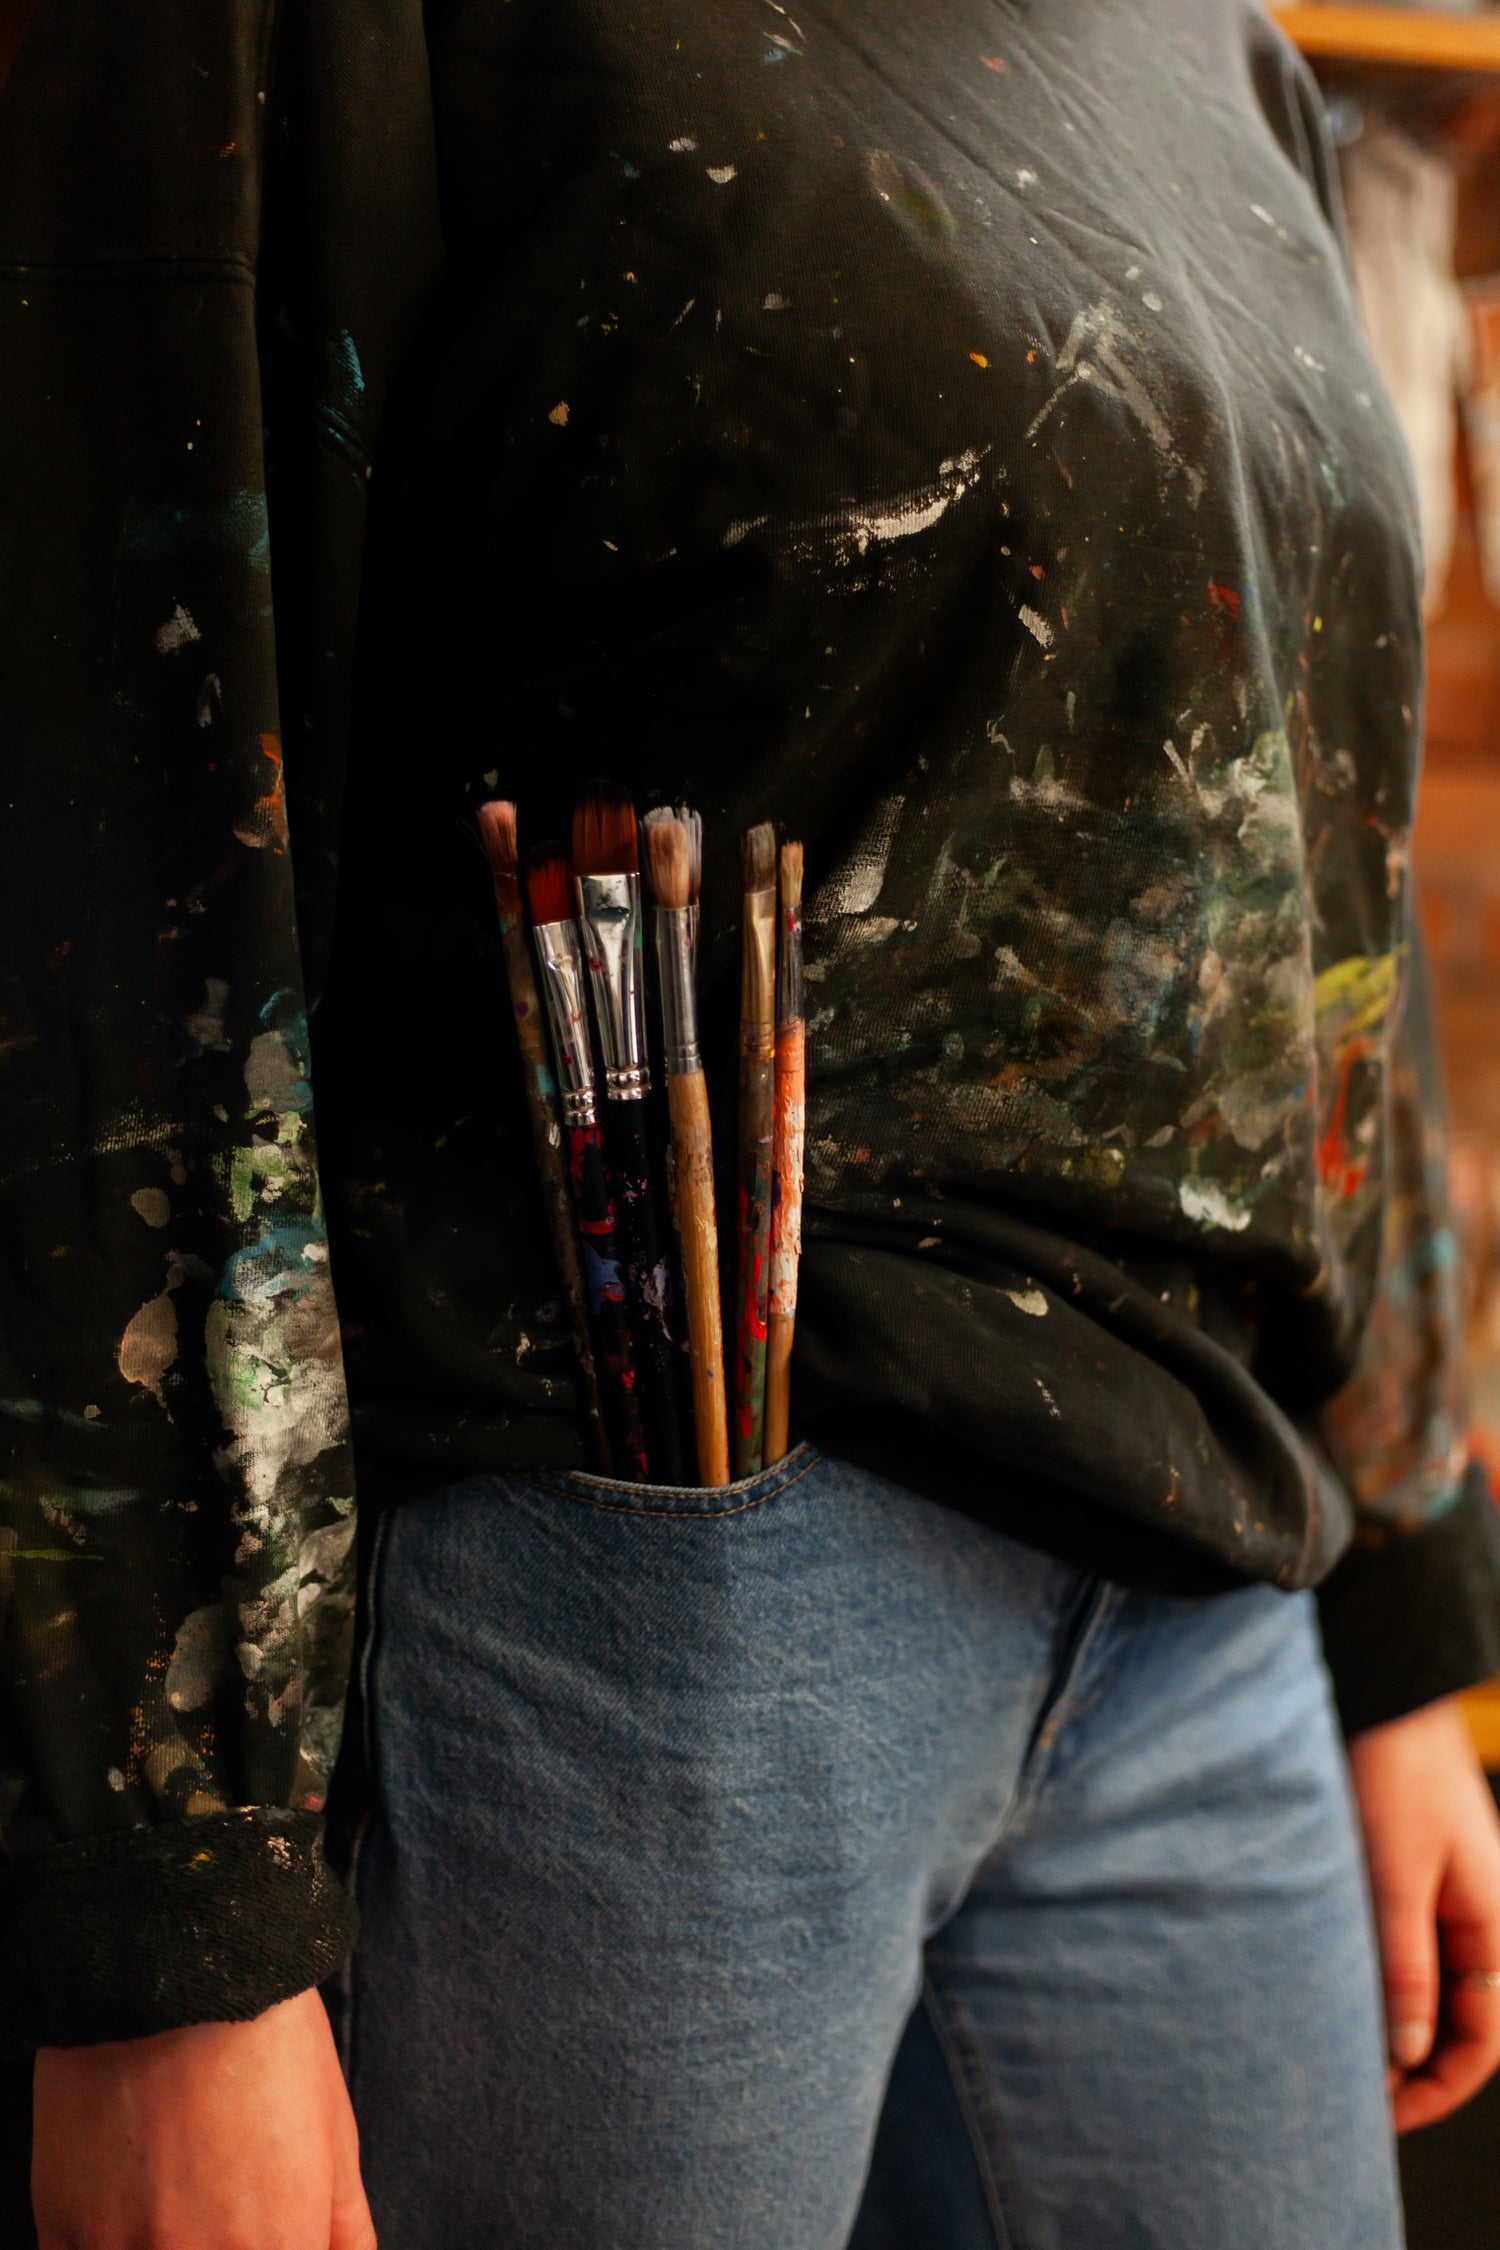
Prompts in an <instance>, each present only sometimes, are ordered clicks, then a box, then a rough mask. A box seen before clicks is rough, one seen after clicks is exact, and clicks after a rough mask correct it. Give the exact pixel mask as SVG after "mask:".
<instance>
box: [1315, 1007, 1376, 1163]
mask: <svg viewBox="0 0 1500 2250" xmlns="http://www.w3.org/2000/svg"><path fill="white" fill-rule="evenodd" d="M1377 1044H1378V1042H1377V1041H1376V1040H1374V1039H1373V1038H1365V1039H1351V1040H1350V1041H1349V1044H1348V1046H1347V1047H1345V1048H1344V1050H1343V1052H1342V1053H1341V1054H1340V1056H1339V1083H1338V1091H1337V1093H1336V1094H1335V1096H1334V1102H1333V1115H1332V1116H1331V1117H1330V1118H1329V1120H1328V1129H1327V1131H1326V1132H1325V1133H1324V1135H1323V1137H1322V1139H1321V1140H1320V1141H1319V1143H1318V1178H1319V1179H1320V1180H1321V1181H1322V1183H1323V1185H1324V1187H1326V1188H1327V1189H1328V1191H1329V1193H1330V1194H1331V1195H1334V1196H1336V1197H1337V1198H1338V1200H1339V1202H1340V1203H1347V1202H1348V1200H1349V1198H1350V1196H1351V1195H1354V1194H1355V1193H1356V1192H1357V1191H1358V1189H1359V1188H1360V1186H1361V1185H1362V1184H1363V1181H1364V1177H1365V1173H1366V1171H1367V1170H1368V1166H1367V1164H1366V1163H1365V1160H1364V1158H1363V1157H1354V1156H1351V1154H1350V1151H1349V1136H1348V1132H1347V1123H1348V1116H1349V1082H1350V1080H1351V1078H1352V1077H1353V1075H1354V1066H1355V1064H1356V1063H1360V1062H1364V1061H1365V1060H1366V1059H1367V1057H1369V1056H1370V1055H1372V1054H1374V1053H1375V1051H1376V1047H1377Z"/></svg>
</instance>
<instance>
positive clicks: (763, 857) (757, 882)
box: [744, 820, 776, 891]
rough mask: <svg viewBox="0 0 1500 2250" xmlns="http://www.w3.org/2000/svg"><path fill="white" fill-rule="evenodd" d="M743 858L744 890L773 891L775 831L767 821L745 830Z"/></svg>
mask: <svg viewBox="0 0 1500 2250" xmlns="http://www.w3.org/2000/svg"><path fill="white" fill-rule="evenodd" d="M744 857H745V888H746V890H747V891H774V890H775V888H776V831H775V829H774V828H773V827H772V826H771V823H770V822H769V821H768V820H763V821H760V822H759V823H758V824H757V826H755V827H754V828H747V829H746V830H745V842H744Z"/></svg>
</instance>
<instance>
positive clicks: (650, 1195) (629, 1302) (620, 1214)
mask: <svg viewBox="0 0 1500 2250" xmlns="http://www.w3.org/2000/svg"><path fill="white" fill-rule="evenodd" d="M605 1133H606V1148H607V1151H608V1156H609V1172H610V1183H611V1185H612V1187H613V1189H614V1196H615V1213H616V1217H617V1221H618V1225H619V1230H620V1245H621V1248H622V1249H623V1251H624V1254H625V1310H626V1313H627V1315H628V1317H629V1321H630V1340H631V1345H632V1347H633V1349H634V1352H635V1367H636V1378H637V1383H638V1387H639V1391H640V1401H641V1420H642V1422H643V1423H644V1424H645V1429H646V1450H647V1452H648V1453H649V1455H650V1457H651V1480H652V1482H653V1483H654V1484H682V1483H683V1482H684V1481H685V1477H686V1472H685V1470H684V1467H683V1455H682V1428H681V1424H680V1422H679V1419H678V1390H677V1356H676V1343H675V1339H674V1335H673V1326H672V1268H671V1263H670V1261H669V1259H668V1256H667V1248H666V1244H665V1242H664V1240H663V1238H662V1229H661V1224H660V1221H659V1219H658V1216H657V1209H656V1192H655V1188H654V1187H653V1184H652V1183H653V1180H654V1178H655V1171H654V1167H653V1165H652V1162H651V1141H650V1135H649V1132H648V1130H647V1120H646V1104H645V1103H644V1102H642V1101H612V1102H610V1103H608V1104H607V1106H606V1110H605Z"/></svg>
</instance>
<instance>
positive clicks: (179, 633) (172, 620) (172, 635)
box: [156, 602, 203, 656]
mask: <svg viewBox="0 0 1500 2250" xmlns="http://www.w3.org/2000/svg"><path fill="white" fill-rule="evenodd" d="M202 638H203V635H202V634H201V633H200V632H199V630H198V628H197V626H196V625H195V624H194V623H193V620H192V617H191V616H190V615H189V613H188V611H187V610H185V609H184V608H183V606H182V604H181V602H179V603H178V604H177V606H176V608H175V609H174V610H173V612H172V614H171V616H170V617H169V618H168V619H167V622H166V624H165V625H158V626H157V628H156V645H157V648H158V649H159V650H160V652H161V654H162V655H163V656H170V655H171V654H172V652H173V650H174V649H179V648H186V647H187V644H188V642H189V641H201V640H202Z"/></svg>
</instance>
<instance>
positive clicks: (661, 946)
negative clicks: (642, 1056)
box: [656, 906, 703, 1078]
mask: <svg viewBox="0 0 1500 2250" xmlns="http://www.w3.org/2000/svg"><path fill="white" fill-rule="evenodd" d="M695 920H696V917H695V915H694V913H693V909H692V908H691V907H690V906H685V907H667V906H659V907H658V908H657V910H656V965H657V968H658V969H659V970H660V972H661V1020H662V1031H663V1034H664V1037H663V1042H662V1044H663V1048H664V1060H665V1062H666V1066H667V1073H668V1076H669V1077H672V1078H687V1077H690V1076H692V1075H693V1073H694V1072H696V1071H700V1070H701V1069H702V1068H703V1057H702V1056H701V1055H700V1054H699V1052H698V987H697V979H696V962H695V959H694V952H695V941H696V938H697V931H696V929H695V928H694V922H695Z"/></svg>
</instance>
